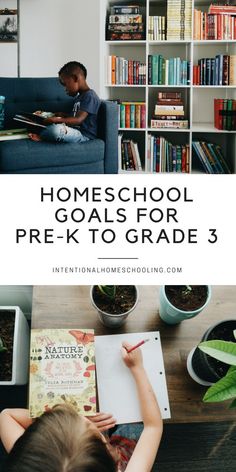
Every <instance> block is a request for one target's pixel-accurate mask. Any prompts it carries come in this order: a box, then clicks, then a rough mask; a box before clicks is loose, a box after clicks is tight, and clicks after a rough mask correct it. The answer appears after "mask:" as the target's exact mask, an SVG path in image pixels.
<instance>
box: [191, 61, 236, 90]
mask: <svg viewBox="0 0 236 472" xmlns="http://www.w3.org/2000/svg"><path fill="white" fill-rule="evenodd" d="M193 85H236V55H231V56H229V55H227V54H218V55H217V56H215V57H214V58H208V57H205V58H202V59H199V60H198V65H194V66H193Z"/></svg>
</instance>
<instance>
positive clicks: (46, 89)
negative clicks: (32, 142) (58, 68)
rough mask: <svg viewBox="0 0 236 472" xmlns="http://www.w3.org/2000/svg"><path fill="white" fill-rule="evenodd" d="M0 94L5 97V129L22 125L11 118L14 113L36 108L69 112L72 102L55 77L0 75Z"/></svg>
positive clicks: (31, 110) (30, 110)
mask: <svg viewBox="0 0 236 472" xmlns="http://www.w3.org/2000/svg"><path fill="white" fill-rule="evenodd" d="M0 95H4V96H5V97H6V102H5V128H6V129H7V128H22V127H23V126H22V125H21V124H19V122H17V121H14V120H13V116H14V115H15V114H16V113H20V112H23V111H27V112H33V111H36V110H45V111H64V112H71V111H72V107H73V102H74V99H73V98H71V97H68V95H66V93H65V90H64V88H63V87H62V86H61V84H60V83H59V80H58V78H55V77H50V78H44V77H40V78H28V77H26V78H24V77H21V78H14V77H7V78H5V77H0Z"/></svg>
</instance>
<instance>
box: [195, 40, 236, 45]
mask: <svg viewBox="0 0 236 472" xmlns="http://www.w3.org/2000/svg"><path fill="white" fill-rule="evenodd" d="M235 42H236V40H235V39H201V40H197V39H194V40H193V41H192V43H193V45H194V46H201V45H205V44H235Z"/></svg>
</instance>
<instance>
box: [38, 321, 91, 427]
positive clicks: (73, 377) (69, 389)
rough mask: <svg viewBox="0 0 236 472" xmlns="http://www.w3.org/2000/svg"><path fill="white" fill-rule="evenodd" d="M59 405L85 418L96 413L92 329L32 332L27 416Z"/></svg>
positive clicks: (40, 330)
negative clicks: (65, 405)
mask: <svg viewBox="0 0 236 472" xmlns="http://www.w3.org/2000/svg"><path fill="white" fill-rule="evenodd" d="M61 403H70V404H72V405H73V406H74V407H75V408H76V410H77V411H78V413H80V414H84V415H86V416H89V415H93V414H95V413H96V385H95V349H94V331H93V330H92V329H83V330H79V329H71V330H70V329H32V330H31V346H30V389H29V409H30V416H31V417H32V418H35V417H37V416H40V415H41V414H42V413H43V412H44V411H46V410H47V409H50V408H52V407H53V406H54V405H57V404H61Z"/></svg>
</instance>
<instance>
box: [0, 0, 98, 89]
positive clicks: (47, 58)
mask: <svg viewBox="0 0 236 472" xmlns="http://www.w3.org/2000/svg"><path fill="white" fill-rule="evenodd" d="M8 3H9V7H10V6H12V4H13V6H15V5H16V2H15V1H14V0H10V1H9V2H8ZM5 6H6V0H5V1H4V0H0V8H4V7H5ZM99 8H100V0H70V1H68V0H20V50H21V54H20V71H21V76H22V77H53V76H57V72H58V70H59V69H60V67H61V66H62V65H63V64H64V63H65V62H68V61H70V60H78V61H80V62H83V63H84V65H85V66H86V67H87V69H88V83H89V85H90V86H91V87H93V88H95V90H97V91H98V90H99ZM10 46H11V47H12V48H13V45H10ZM5 50H6V52H5ZM3 51H4V52H3ZM12 52H13V50H12ZM2 54H3V55H4V61H3V62H4V67H3V64H2V65H1V66H0V75H1V76H3V75H9V76H12V75H13V76H14V75H15V74H14V71H15V69H14V65H13V64H15V57H14V54H9V47H8V51H7V48H6V47H5V48H4V44H0V63H1V62H2ZM7 64H8V65H7Z"/></svg>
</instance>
